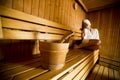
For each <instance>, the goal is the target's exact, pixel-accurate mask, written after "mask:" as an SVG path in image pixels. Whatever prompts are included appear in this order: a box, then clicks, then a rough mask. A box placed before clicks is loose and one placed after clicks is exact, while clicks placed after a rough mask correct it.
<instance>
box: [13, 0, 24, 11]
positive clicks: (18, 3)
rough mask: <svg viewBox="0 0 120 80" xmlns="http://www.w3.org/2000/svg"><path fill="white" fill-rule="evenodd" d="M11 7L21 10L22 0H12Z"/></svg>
mask: <svg viewBox="0 0 120 80" xmlns="http://www.w3.org/2000/svg"><path fill="white" fill-rule="evenodd" d="M12 7H13V9H16V10H19V11H23V8H24V7H23V0H13V5H12Z"/></svg>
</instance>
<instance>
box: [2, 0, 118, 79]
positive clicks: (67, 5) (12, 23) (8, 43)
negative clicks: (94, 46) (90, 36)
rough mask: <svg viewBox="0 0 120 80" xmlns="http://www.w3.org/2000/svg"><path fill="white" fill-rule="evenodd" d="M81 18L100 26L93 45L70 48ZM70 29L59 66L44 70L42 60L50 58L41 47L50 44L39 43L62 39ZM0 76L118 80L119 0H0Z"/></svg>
mask: <svg viewBox="0 0 120 80" xmlns="http://www.w3.org/2000/svg"><path fill="white" fill-rule="evenodd" d="M86 18H87V19H89V20H90V21H91V24H92V25H91V26H92V28H97V29H98V31H99V35H100V40H101V48H100V49H98V50H94V51H91V50H86V49H76V48H71V43H72V41H75V40H82V33H83V31H82V20H84V19H86ZM70 31H73V32H74V34H73V35H72V36H71V38H70V39H71V40H68V41H66V43H69V48H68V52H67V54H66V55H65V62H64V66H63V67H62V68H60V69H57V70H50V69H48V68H46V69H44V68H43V67H42V61H43V62H44V61H47V60H48V62H51V61H49V60H50V59H49V58H46V57H45V56H44V57H42V55H41V50H42V49H43V50H46V52H45V53H48V52H49V49H51V46H47V45H46V47H48V48H47V49H44V47H43V46H42V45H40V43H41V42H46V43H47V42H48V43H58V44H61V43H60V42H58V41H59V40H61V38H63V37H64V36H65V35H66V33H68V32H70ZM63 44H64V43H63ZM53 47H54V46H53ZM62 47H66V46H62ZM56 48H57V47H54V49H53V51H51V52H50V53H49V54H52V52H53V53H55V52H57V49H56ZM63 49H64V48H63ZM63 49H62V50H61V51H60V52H57V53H60V54H61V53H63V52H64V51H65V50H63ZM57 53H55V55H56V56H55V57H52V58H51V59H54V60H53V62H57V59H58V54H57ZM43 54H44V53H43ZM49 54H48V55H49ZM48 55H46V56H48ZM52 55H53V56H54V54H52ZM42 59H44V60H42ZM62 60H63V58H62V57H61V58H60V59H59V60H58V62H61V61H62ZM51 63H52V62H51ZM54 65H56V64H54ZM0 80H120V0H0Z"/></svg>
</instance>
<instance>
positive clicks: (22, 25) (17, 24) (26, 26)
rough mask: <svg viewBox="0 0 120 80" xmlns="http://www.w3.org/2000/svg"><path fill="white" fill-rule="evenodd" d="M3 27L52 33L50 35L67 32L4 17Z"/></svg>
mask: <svg viewBox="0 0 120 80" xmlns="http://www.w3.org/2000/svg"><path fill="white" fill-rule="evenodd" d="M2 26H3V27H6V28H13V29H21V30H31V31H40V32H46V33H47V32H50V33H59V34H65V33H66V32H67V31H65V30H60V29H56V28H51V27H48V26H42V25H38V24H34V23H29V22H24V21H19V20H14V19H9V18H4V17H2Z"/></svg>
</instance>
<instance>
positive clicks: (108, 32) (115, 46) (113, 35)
mask: <svg viewBox="0 0 120 80" xmlns="http://www.w3.org/2000/svg"><path fill="white" fill-rule="evenodd" d="M118 14H120V8H119V7H114V8H108V9H104V10H100V11H96V12H91V13H88V18H89V19H90V21H91V23H92V27H94V28H98V30H99V33H100V39H101V41H102V44H101V50H100V53H101V56H105V57H108V58H110V59H113V60H116V61H119V62H120V58H119V57H120V54H119V53H120V45H119V44H120V38H119V34H120V28H119V26H120V20H119V19H120V15H118Z"/></svg>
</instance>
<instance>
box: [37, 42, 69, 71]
mask: <svg viewBox="0 0 120 80" xmlns="http://www.w3.org/2000/svg"><path fill="white" fill-rule="evenodd" d="M39 44H40V45H39V47H40V54H41V58H42V60H41V61H42V62H41V63H42V67H43V68H44V69H50V70H58V69H61V68H62V67H63V66H64V64H65V58H66V55H67V53H68V50H69V43H52V42H40V43H39Z"/></svg>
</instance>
